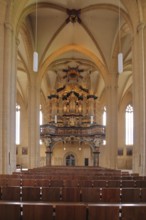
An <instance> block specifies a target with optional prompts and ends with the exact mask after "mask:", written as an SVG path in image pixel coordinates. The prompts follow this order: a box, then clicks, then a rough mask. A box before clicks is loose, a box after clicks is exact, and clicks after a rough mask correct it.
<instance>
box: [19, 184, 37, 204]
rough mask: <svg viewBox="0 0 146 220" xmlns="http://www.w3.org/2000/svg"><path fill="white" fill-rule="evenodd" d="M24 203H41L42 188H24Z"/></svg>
mask: <svg viewBox="0 0 146 220" xmlns="http://www.w3.org/2000/svg"><path fill="white" fill-rule="evenodd" d="M22 201H40V187H22Z"/></svg>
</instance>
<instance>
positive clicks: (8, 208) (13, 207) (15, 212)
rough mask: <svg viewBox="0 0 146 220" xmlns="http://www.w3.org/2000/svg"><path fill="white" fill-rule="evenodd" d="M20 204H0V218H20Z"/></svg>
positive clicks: (16, 219) (5, 219)
mask: <svg viewBox="0 0 146 220" xmlns="http://www.w3.org/2000/svg"><path fill="white" fill-rule="evenodd" d="M20 217H21V212H20V205H17V204H0V219H1V220H20V219H21V218H20Z"/></svg>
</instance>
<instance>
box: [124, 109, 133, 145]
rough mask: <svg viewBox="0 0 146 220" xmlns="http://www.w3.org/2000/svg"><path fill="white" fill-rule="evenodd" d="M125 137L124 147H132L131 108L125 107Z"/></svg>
mask: <svg viewBox="0 0 146 220" xmlns="http://www.w3.org/2000/svg"><path fill="white" fill-rule="evenodd" d="M125 136H126V138H125V139H126V145H133V107H132V106H131V105H127V107H126V111H125Z"/></svg>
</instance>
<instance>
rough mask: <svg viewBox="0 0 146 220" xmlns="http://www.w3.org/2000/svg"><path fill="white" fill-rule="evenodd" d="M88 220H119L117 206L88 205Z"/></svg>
mask: <svg viewBox="0 0 146 220" xmlns="http://www.w3.org/2000/svg"><path fill="white" fill-rule="evenodd" d="M88 220H119V206H114V205H109V204H108V205H107V206H106V205H100V206H99V205H98V206H96V205H93V204H92V205H90V204H89V205H88ZM126 220H127V219H126Z"/></svg>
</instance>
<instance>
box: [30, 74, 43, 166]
mask: <svg viewBox="0 0 146 220" xmlns="http://www.w3.org/2000/svg"><path fill="white" fill-rule="evenodd" d="M37 74H38V73H34V72H32V75H31V76H32V77H31V83H30V87H29V103H28V126H29V128H28V137H29V141H28V146H29V168H34V167H37V166H39V164H40V144H39V140H40V131H39V113H40V101H39V100H40V85H39V83H38V82H37Z"/></svg>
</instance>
